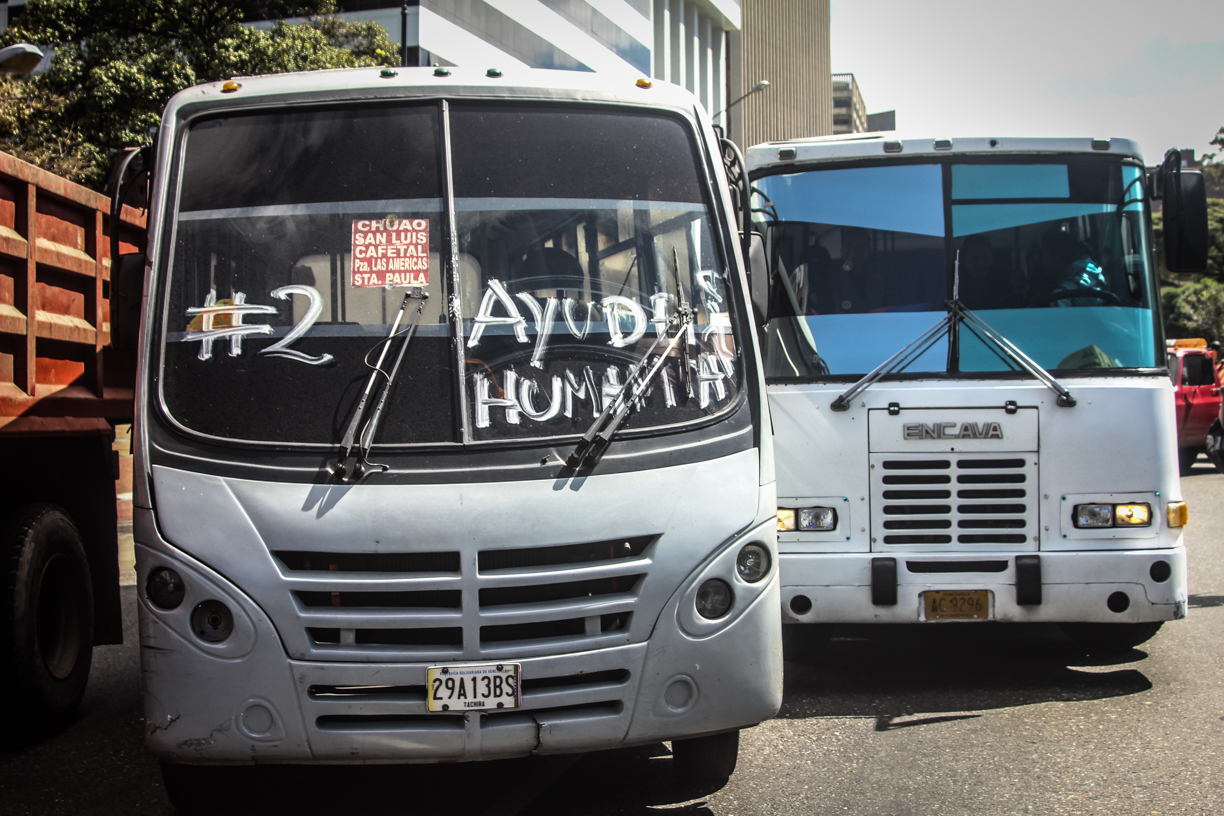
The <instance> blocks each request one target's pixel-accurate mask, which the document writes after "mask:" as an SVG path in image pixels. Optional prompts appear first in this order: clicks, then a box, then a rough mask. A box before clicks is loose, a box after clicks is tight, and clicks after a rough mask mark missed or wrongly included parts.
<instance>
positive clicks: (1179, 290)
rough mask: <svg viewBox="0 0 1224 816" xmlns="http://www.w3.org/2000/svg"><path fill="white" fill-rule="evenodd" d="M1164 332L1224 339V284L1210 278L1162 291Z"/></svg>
mask: <svg viewBox="0 0 1224 816" xmlns="http://www.w3.org/2000/svg"><path fill="white" fill-rule="evenodd" d="M1161 301H1162V305H1163V306H1164V319H1165V334H1166V335H1167V336H1168V337H1170V338H1177V337H1203V338H1205V339H1206V340H1207V342H1209V343H1210V342H1213V341H1216V340H1224V285H1221V284H1220V283H1219V282H1218V281H1214V280H1212V279H1211V278H1203V279H1202V280H1200V281H1199V282H1197V283H1189V284H1186V285H1185V286H1178V287H1169V288H1166V289H1163V290H1161Z"/></svg>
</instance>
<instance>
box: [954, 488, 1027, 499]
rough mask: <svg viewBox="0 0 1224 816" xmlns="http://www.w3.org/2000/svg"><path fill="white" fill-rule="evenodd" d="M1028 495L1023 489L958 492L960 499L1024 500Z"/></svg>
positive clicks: (957, 496)
mask: <svg viewBox="0 0 1224 816" xmlns="http://www.w3.org/2000/svg"><path fill="white" fill-rule="evenodd" d="M1025 495H1026V493H1025V492H1024V491H1023V490H1021V489H1018V488H1016V489H1010V490H958V491H956V498H958V499H1023V498H1024V497H1025Z"/></svg>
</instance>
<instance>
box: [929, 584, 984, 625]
mask: <svg viewBox="0 0 1224 816" xmlns="http://www.w3.org/2000/svg"><path fill="white" fill-rule="evenodd" d="M922 603H923V606H924V607H925V609H926V619H927V620H929V621H939V620H990V592H989V591H988V590H985V589H957V590H941V591H938V592H934V591H930V592H924V593H922Z"/></svg>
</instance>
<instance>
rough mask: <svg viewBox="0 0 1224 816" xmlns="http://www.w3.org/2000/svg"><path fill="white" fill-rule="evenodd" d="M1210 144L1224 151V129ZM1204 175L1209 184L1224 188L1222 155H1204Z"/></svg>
mask: <svg viewBox="0 0 1224 816" xmlns="http://www.w3.org/2000/svg"><path fill="white" fill-rule="evenodd" d="M1209 144H1213V145H1215V146H1216V147H1218V148H1220V149H1221V150H1224V127H1222V128H1220V130H1219V131H1218V132H1217V133H1216V135H1215V138H1214V139H1212V140H1211V141H1210V142H1209ZM1203 175H1204V176H1206V177H1207V183H1208V184H1210V185H1214V186H1215V187H1217V188H1218V187H1224V156H1221V155H1220V153H1218V152H1217V153H1204V154H1203Z"/></svg>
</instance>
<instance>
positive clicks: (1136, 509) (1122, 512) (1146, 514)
mask: <svg viewBox="0 0 1224 816" xmlns="http://www.w3.org/2000/svg"><path fill="white" fill-rule="evenodd" d="M1151 523H1152V508H1151V507H1150V506H1149V505H1147V504H1115V505H1114V524H1116V525H1117V526H1119V527H1147V526H1148V525H1150V524H1151Z"/></svg>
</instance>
